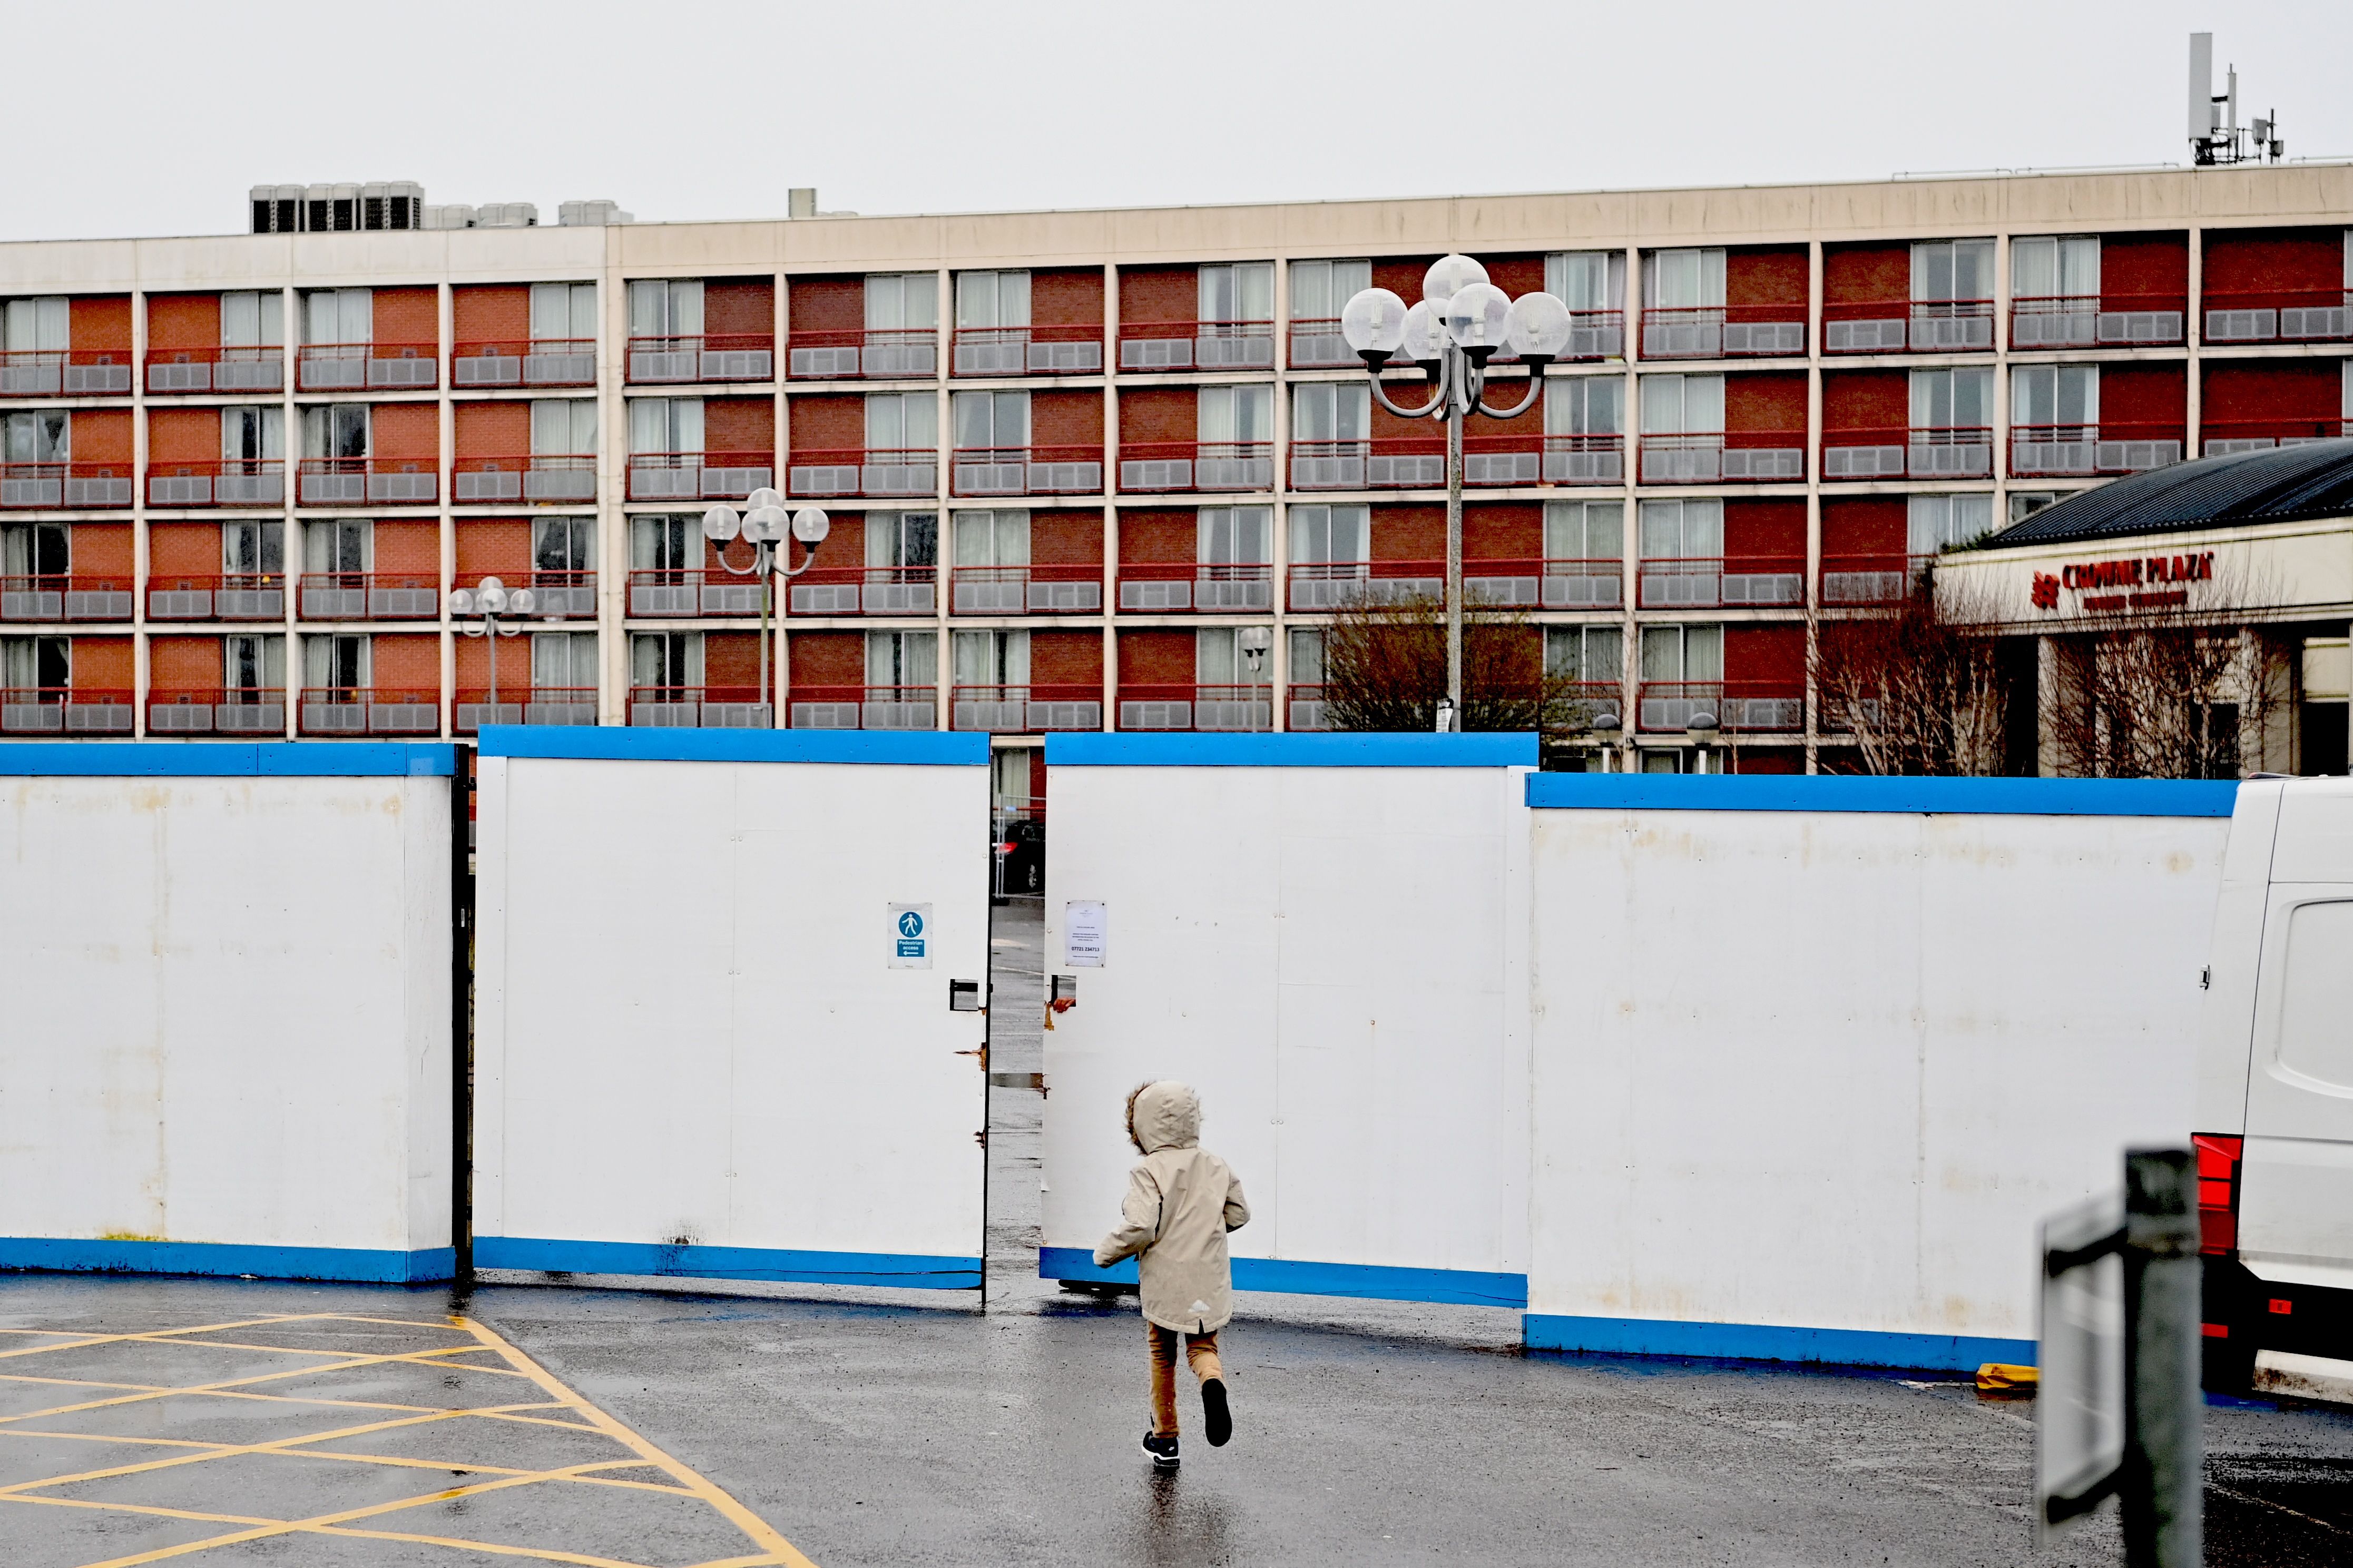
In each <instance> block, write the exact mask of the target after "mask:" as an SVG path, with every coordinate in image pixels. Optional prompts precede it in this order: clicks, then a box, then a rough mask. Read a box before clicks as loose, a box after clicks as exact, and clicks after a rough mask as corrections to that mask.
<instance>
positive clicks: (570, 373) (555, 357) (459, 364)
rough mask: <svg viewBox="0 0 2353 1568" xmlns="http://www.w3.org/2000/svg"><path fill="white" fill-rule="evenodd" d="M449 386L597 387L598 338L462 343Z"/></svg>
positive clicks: (452, 358) (453, 355) (451, 357)
mask: <svg viewBox="0 0 2353 1568" xmlns="http://www.w3.org/2000/svg"><path fill="white" fill-rule="evenodd" d="M449 384H450V385H451V386H453V387H455V388H457V389H458V390H459V391H460V392H467V391H476V390H481V389H486V388H491V387H508V386H594V385H596V339H594V338H516V339H512V340H510V341H507V342H473V343H459V345H458V346H457V347H456V348H455V349H453V350H451V351H450V354H449Z"/></svg>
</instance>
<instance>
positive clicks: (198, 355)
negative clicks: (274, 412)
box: [147, 343, 286, 729]
mask: <svg viewBox="0 0 2353 1568" xmlns="http://www.w3.org/2000/svg"><path fill="white" fill-rule="evenodd" d="M285 390H286V350H285V348H284V346H283V345H281V344H279V343H269V344H265V345H262V346H259V347H255V348H210V349H149V350H148V351H147V391H148V394H149V395H151V396H153V395H171V394H174V393H188V392H198V393H203V392H283V391H285ZM279 727H280V729H283V728H285V726H284V725H282V724H281V725H280V726H279Z"/></svg>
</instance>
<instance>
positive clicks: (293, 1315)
mask: <svg viewBox="0 0 2353 1568" xmlns="http://www.w3.org/2000/svg"><path fill="white" fill-rule="evenodd" d="M334 1315H335V1314H334V1313H332V1312H279V1313H273V1314H272V1315H271V1316H269V1317H267V1318H239V1319H237V1321H235V1322H233V1323H199V1324H197V1325H196V1326H195V1328H193V1329H172V1330H169V1331H166V1333H165V1334H164V1335H157V1334H153V1333H136V1334H88V1335H85V1336H83V1337H82V1338H80V1339H77V1340H71V1341H69V1342H67V1343H65V1344H61V1345H28V1346H26V1348H25V1349H23V1350H20V1351H0V1361H5V1360H6V1359H8V1358H9V1357H11V1356H20V1355H39V1354H40V1353H41V1352H44V1351H70V1350H79V1349H80V1348H81V1347H82V1346H84V1345H111V1344H119V1343H121V1342H122V1341H124V1340H139V1339H155V1338H159V1337H169V1336H171V1335H179V1334H217V1333H221V1332H223V1331H227V1330H229V1329H252V1328H259V1327H260V1326H261V1325H262V1324H264V1323H299V1322H315V1321H318V1320H319V1319H321V1318H332V1317H333V1316H334ZM375 1321H387V1322H388V1321H392V1320H390V1319H383V1320H375ZM440 1326H441V1325H440V1324H438V1323H412V1324H411V1325H410V1327H412V1328H419V1329H431V1328H438V1327H440ZM25 1332H26V1333H50V1332H54V1331H53V1330H48V1329H26V1330H25Z"/></svg>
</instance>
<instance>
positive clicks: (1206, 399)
mask: <svg viewBox="0 0 2353 1568" xmlns="http://www.w3.org/2000/svg"><path fill="white" fill-rule="evenodd" d="M1301 390H1302V391H1304V390H1306V389H1305V388H1302V389H1301ZM1356 390H1357V391H1359V392H1361V391H1362V390H1363V389H1362V388H1356ZM959 395H961V394H959ZM1193 418H1194V428H1195V431H1196V435H1197V438H1198V440H1199V441H1200V442H1201V443H1202V444H1203V445H1205V446H1220V445H1228V444H1232V445H1249V444H1250V443H1254V442H1265V441H1271V440H1273V439H1274V388H1272V387H1271V386H1205V387H1203V388H1201V390H1200V394H1199V396H1198V401H1197V402H1196V403H1195V405H1194V415H1193ZM1203 488H1204V489H1207V488H1208V487H1207V486H1204V487H1203ZM1236 488H1237V489H1239V488H1240V487H1239V486H1237V487H1236ZM1251 488H1253V489H1255V488H1259V487H1255V486H1254V487H1251Z"/></svg>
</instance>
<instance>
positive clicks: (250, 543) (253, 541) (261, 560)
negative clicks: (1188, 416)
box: [221, 521, 286, 577]
mask: <svg viewBox="0 0 2353 1568" xmlns="http://www.w3.org/2000/svg"><path fill="white" fill-rule="evenodd" d="M285 570H286V533H285V525H284V524H283V523H277V522H262V521H254V522H225V523H222V524H221V571H222V572H224V573H226V574H228V575H230V576H232V577H237V576H251V575H259V574H273V575H274V574H277V573H280V572H283V571H285Z"/></svg>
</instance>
